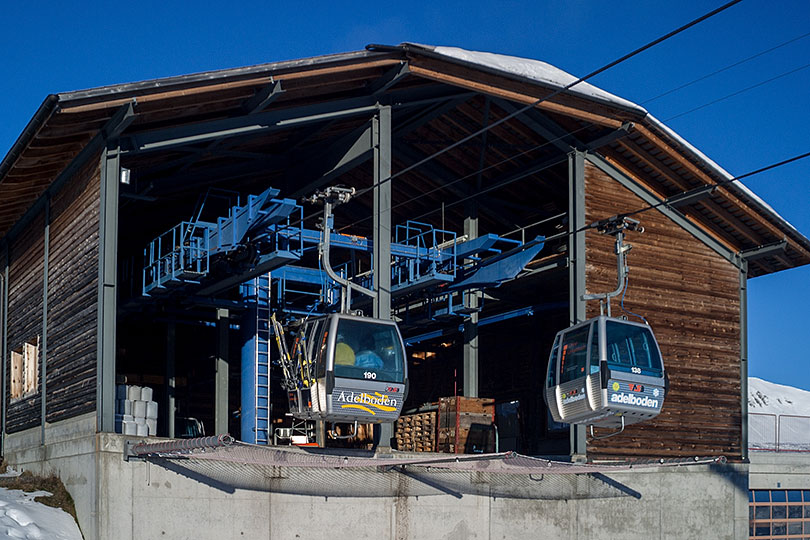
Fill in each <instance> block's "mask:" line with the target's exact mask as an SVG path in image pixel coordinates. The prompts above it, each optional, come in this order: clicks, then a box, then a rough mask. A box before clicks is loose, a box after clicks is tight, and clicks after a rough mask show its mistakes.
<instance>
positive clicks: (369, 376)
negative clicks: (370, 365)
mask: <svg viewBox="0 0 810 540" xmlns="http://www.w3.org/2000/svg"><path fill="white" fill-rule="evenodd" d="M363 377H365V378H366V379H376V378H377V374H376V373H374V372H373V371H365V372H363Z"/></svg>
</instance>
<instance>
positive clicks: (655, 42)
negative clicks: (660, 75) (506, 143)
mask: <svg viewBox="0 0 810 540" xmlns="http://www.w3.org/2000/svg"><path fill="white" fill-rule="evenodd" d="M741 1H742V0H732V1H731V2H728V3H726V4H724V5H722V6H720V7H719V8H717V9H715V10H713V11H710V12H709V13H706V14H705V15H703V16H701V17H698V18H697V19H694V20H693V21H691V22H689V23H687V24H685V25H683V26H680V27H679V28H676V29H675V30H673V31H671V32H669V33H668V34H665V35H664V36H661V37H659V38H657V39H655V40H653V41H651V42H649V43H647V44H646V45H643V46H641V47H639V48H637V49H635V50H634V51H632V52H630V53H628V54H625V55H624V56H622V57H621V58H619V59H617V60H614V61H612V62H610V63H608V64H606V65H604V66H602V67H601V68H599V69H597V70H595V71H592V72H591V73H589V74H587V75H585V76H584V77H580V78H579V79H577V80H576V81H574V82H572V83H569V84H568V85H566V86H564V87H562V88H559V89H557V90H555V91H554V92H552V93H550V94H548V95H546V96H544V97H541V98H539V99H537V100H536V101H534V102H532V103H530V104H528V105H525V106H523V107H521V108H518V109H516V110H514V111H513V112H511V113H509V114H507V115H506V116H504V117H503V118H500V119H499V120H497V121H496V122H493V123H491V124H487V125H486V126H484V127H483V128H481V129H479V130H477V131H475V132H474V133H472V134H470V135H467V136H466V137H463V138H462V139H460V140H458V141H456V142H454V143H452V144H450V145H448V146H446V147H445V148H442V149H441V150H439V151H437V152H434V153H433V154H431V155H429V156H427V157H425V158H423V159H421V160H419V161H417V162H416V163H413V164H411V165H409V166H407V167H405V168H404V169H402V170H400V171H398V172H396V173H394V174H392V175H389V176H388V177H386V178H383V179H382V180H379V181H377V182H375V183H373V184H372V185H371V186H369V187H367V188H364V189H361V190H359V191H358V192H357V194H356V195H355V197H359V196H361V195H364V194H365V193H368V192H369V191H371V190H372V189H374V188H375V187H377V186H380V185H382V184H384V183H386V182H390V181H391V180H393V179H394V178H397V177H399V176H402V175H403V174H405V173H407V172H409V171H412V170H413V169H415V168H417V167H420V166H421V165H424V164H425V163H427V162H429V161H431V160H433V159H435V158H437V157H438V156H440V155H442V154H444V153H446V152H449V151H450V150H452V149H453V148H456V147H458V146H460V145H462V144H464V143H466V142H467V141H469V140H471V139H474V138H475V137H478V136H479V135H481V134H483V133H486V132H487V131H489V130H491V129H492V128H494V127H496V126H498V125H500V124H502V123H504V122H506V121H507V120H510V119H512V118H514V117H515V116H518V115H520V114H522V113H524V112H526V111H527V110H529V109H533V108H534V107H536V106H537V105H539V104H540V103H543V102H544V101H547V100H549V99H551V98H553V97H555V96H557V95H559V94H561V93H563V92H566V91H567V90H569V89H571V88H572V87H574V86H576V85H577V84H579V83H582V82H585V81H586V80H588V79H590V78H592V77H594V76H596V75H599V74H600V73H603V72H604V71H607V70H608V69H610V68H612V67H615V66H617V65H618V64H621V63H622V62H625V61H626V60H629V59H630V58H632V57H634V56H636V55H638V54H640V53H642V52H644V51H646V50H647V49H650V48H651V47H654V46H655V45H658V44H659V43H661V42H663V41H666V40H667V39H669V38H671V37H673V36H675V35H677V34H679V33H681V32H683V31H685V30H687V29H689V28H691V27H692V26H695V25H696V24H698V23H700V22H703V21H705V20H706V19H708V18H710V17H713V16H714V15H717V14H718V13H720V12H722V11H725V10H726V9H728V8H730V7H732V6H734V5H735V4H738V3H740V2H741ZM587 127H588V126H583V127H582V128H580V129H578V130H576V131H575V132H573V133H577V132H579V131H581V130H583V129H586V128H587ZM573 133H572V134H573ZM561 139H562V137H557V138H556V139H554V140H551V141H547V142H546V143H543V144H541V145H538V146H537V147H535V148H532V149H529V150H526V151H524V152H521V153H519V154H516V155H515V156H513V157H511V158H507V159H505V160H502V161H500V162H498V163H496V164H493V165H489V166H488V167H485V168H483V169H480V170H478V171H474V172H473V173H470V174H469V175H466V176H463V177H461V178H458V179H456V180H454V181H453V182H451V183H450V184H444V185H443V186H441V187H438V188H434V189H433V190H431V191H430V192H428V193H425V194H421V195H419V197H417V198H422V197H424V196H427V195H428V194H430V193H434V192H435V191H437V190H439V189H443V188H446V187H447V186H449V185H452V184H455V183H458V182H460V181H462V180H464V179H466V178H469V177H471V176H473V175H478V174H480V173H482V172H484V171H486V170H488V169H490V168H492V167H496V166H498V165H500V164H502V163H506V162H507V161H511V160H513V159H515V158H516V157H519V156H521V155H525V154H527V153H529V152H532V151H534V150H537V149H539V148H542V147H543V146H545V145H547V144H550V143H552V142H555V141H558V140H561ZM537 172H539V171H537ZM469 198H470V197H467V198H465V200H467V199H469ZM411 200H414V199H411ZM409 202H410V201H409ZM401 204H404V203H401ZM401 204H400V205H397V206H396V207H399V206H401ZM453 204H456V203H453ZM396 207H394V208H396ZM431 213H432V212H431ZM315 215H316V214H312V215H310V216H308V217H306V218H304V220H306V219H310V218H312V217H314V216H315ZM368 219H369V218H364V219H361V220H358V221H355V222H353V223H351V224H349V225H346V226H344V227H342V228H341V229H340V230H343V229H345V228H346V227H351V226H354V225H357V224H358V223H362V222H363V221H367V220H368Z"/></svg>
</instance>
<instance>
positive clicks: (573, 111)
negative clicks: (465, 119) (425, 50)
mask: <svg viewBox="0 0 810 540" xmlns="http://www.w3.org/2000/svg"><path fill="white" fill-rule="evenodd" d="M411 73H413V74H414V75H418V76H420V77H424V78H426V79H430V80H433V81H437V82H442V83H445V84H451V85H453V86H459V87H461V88H467V89H470V90H475V91H476V92H481V93H484V94H488V95H490V96H495V97H500V98H503V99H508V100H510V101H516V102H518V103H524V104H526V105H528V104H531V103H534V102H536V101H537V100H538V99H540V97H542V96H537V95H529V94H524V93H522V92H515V91H513V90H507V89H504V88H499V87H496V86H493V85H491V84H486V83H481V82H478V81H473V80H470V79H466V78H462V77H459V76H456V75H450V74H447V73H443V72H440V71H436V70H434V69H430V68H426V67H421V66H418V65H414V64H413V61H412V62H411ZM537 90H540V91H541V92H545V93H547V94H550V93H551V91H550V90H546V89H542V88H539V87H538V88H537ZM536 107H537V108H538V109H542V110H546V111H551V112H554V113H558V114H564V115H566V116H572V117H574V118H577V119H579V120H584V121H586V122H592V123H594V124H598V125H600V126H607V127H611V128H614V129H615V128H618V127H620V126H621V125H622V120H616V119H614V118H609V117H607V116H603V115H601V114H596V113H592V112H588V111H585V110H582V109H577V108H574V107H571V106H568V105H563V104H561V103H557V102H555V101H543V102H541V103H539V104H537V105H536Z"/></svg>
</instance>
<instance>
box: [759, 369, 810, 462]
mask: <svg viewBox="0 0 810 540" xmlns="http://www.w3.org/2000/svg"><path fill="white" fill-rule="evenodd" d="M748 413H749V415H748V446H750V447H751V448H760V449H776V448H778V449H780V450H801V451H810V392H808V391H806V390H801V389H799V388H794V387H792V386H785V385H782V384H776V383H772V382H768V381H764V380H762V379H759V378H757V377H749V378H748Z"/></svg>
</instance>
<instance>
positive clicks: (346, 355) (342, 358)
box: [335, 343, 354, 366]
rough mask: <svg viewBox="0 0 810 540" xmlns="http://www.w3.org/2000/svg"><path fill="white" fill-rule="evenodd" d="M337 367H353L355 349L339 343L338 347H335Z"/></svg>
mask: <svg viewBox="0 0 810 540" xmlns="http://www.w3.org/2000/svg"><path fill="white" fill-rule="evenodd" d="M335 365H337V366H353V365H354V349H352V348H351V347H349V346H348V345H346V344H345V343H338V344H337V345H335Z"/></svg>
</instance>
